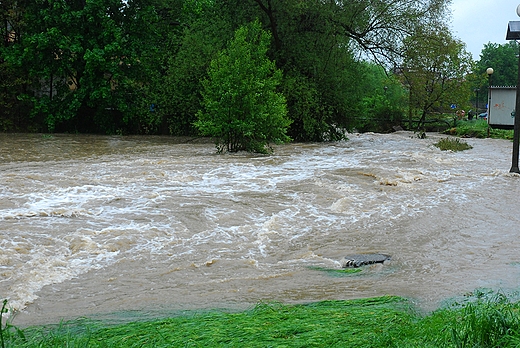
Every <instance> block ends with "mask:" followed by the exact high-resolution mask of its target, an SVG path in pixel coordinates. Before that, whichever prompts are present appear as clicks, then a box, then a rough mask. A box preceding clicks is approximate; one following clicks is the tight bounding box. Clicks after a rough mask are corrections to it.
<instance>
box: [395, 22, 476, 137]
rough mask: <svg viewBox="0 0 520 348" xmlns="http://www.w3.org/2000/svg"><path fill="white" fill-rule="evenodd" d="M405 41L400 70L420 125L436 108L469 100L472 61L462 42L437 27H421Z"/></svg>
mask: <svg viewBox="0 0 520 348" xmlns="http://www.w3.org/2000/svg"><path fill="white" fill-rule="evenodd" d="M405 44H406V45H405V58H404V60H403V68H402V70H401V73H402V77H403V79H404V82H405V83H406V84H407V85H408V86H409V88H410V108H412V110H413V109H417V110H419V112H420V121H419V124H418V128H421V127H422V125H423V124H424V122H425V120H426V117H427V115H428V114H430V113H432V112H433V111H436V110H437V111H439V110H440V111H442V110H443V109H447V108H448V107H449V106H450V105H451V104H458V105H464V104H465V103H467V101H468V100H469V96H470V93H471V89H470V85H469V83H468V82H467V76H468V74H470V72H471V69H472V63H473V61H472V59H471V56H470V54H469V53H468V52H467V51H466V50H465V48H464V44H463V43H462V42H461V41H459V40H457V39H454V38H453V37H452V36H451V34H450V32H449V31H448V30H447V29H446V28H443V27H437V28H421V29H420V30H418V31H417V32H416V33H415V34H414V35H413V36H410V37H409V38H408V39H407V40H406V41H405Z"/></svg>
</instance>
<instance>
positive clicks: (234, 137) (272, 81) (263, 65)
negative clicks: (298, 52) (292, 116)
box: [195, 22, 290, 153]
mask: <svg viewBox="0 0 520 348" xmlns="http://www.w3.org/2000/svg"><path fill="white" fill-rule="evenodd" d="M269 38H270V35H269V34H268V33H267V32H265V31H264V30H262V29H261V27H260V24H259V23H258V22H253V23H252V24H250V25H248V26H244V27H241V28H239V29H238V30H237V31H236V33H235V38H234V39H233V40H232V41H231V42H230V43H229V46H228V48H227V49H225V50H223V51H222V52H220V54H219V55H218V57H217V58H215V59H214V60H213V61H212V62H211V65H210V69H209V71H208V79H206V80H204V81H203V83H202V84H203V87H204V90H203V93H202V95H203V106H204V108H203V109H202V110H201V111H200V112H199V113H198V121H197V122H195V126H196V127H197V128H198V129H199V131H200V132H201V133H202V134H203V135H205V136H212V137H215V138H216V139H217V148H218V150H219V152H221V151H223V150H227V151H230V152H236V151H240V150H246V151H251V152H261V153H265V152H267V151H268V148H267V146H268V145H269V143H270V142H285V141H288V140H289V138H288V137H287V135H286V131H287V127H288V126H289V124H290V121H289V120H288V119H287V118H286V114H287V112H286V108H285V98H284V97H283V96H282V95H281V94H280V93H278V92H276V87H277V86H278V85H279V83H280V81H281V77H282V75H281V72H280V71H279V70H278V69H276V67H275V64H274V62H272V61H270V60H269V59H268V57H267V56H266V53H267V50H268V47H269V42H270V41H269Z"/></svg>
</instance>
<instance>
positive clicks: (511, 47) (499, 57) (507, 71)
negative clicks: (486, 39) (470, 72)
mask: <svg viewBox="0 0 520 348" xmlns="http://www.w3.org/2000/svg"><path fill="white" fill-rule="evenodd" d="M517 57H518V44H517V43H516V42H515V41H510V42H508V43H507V44H502V45H500V44H496V43H488V44H486V45H484V48H483V49H482V52H481V53H480V60H479V61H478V62H477V65H476V69H475V72H476V74H478V75H481V76H485V75H486V69H487V68H493V70H494V72H493V76H492V78H493V80H492V82H493V85H495V86H516V83H517V77H518V58H517Z"/></svg>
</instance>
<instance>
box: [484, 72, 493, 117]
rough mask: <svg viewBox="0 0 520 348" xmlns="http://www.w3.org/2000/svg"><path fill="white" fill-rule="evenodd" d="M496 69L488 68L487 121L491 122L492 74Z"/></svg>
mask: <svg viewBox="0 0 520 348" xmlns="http://www.w3.org/2000/svg"><path fill="white" fill-rule="evenodd" d="M494 72H495V71H494V70H493V68H487V69H486V74H487V76H488V105H487V122H488V124H489V116H491V75H493V73H494Z"/></svg>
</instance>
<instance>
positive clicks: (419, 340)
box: [2, 291, 520, 348]
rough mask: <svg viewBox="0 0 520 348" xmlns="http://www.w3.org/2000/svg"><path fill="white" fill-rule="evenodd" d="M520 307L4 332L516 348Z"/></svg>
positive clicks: (210, 315)
mask: <svg viewBox="0 0 520 348" xmlns="http://www.w3.org/2000/svg"><path fill="white" fill-rule="evenodd" d="M519 310H520V304H519V302H514V301H510V300H509V299H508V298H507V297H506V296H504V295H502V294H497V293H489V292H488V293H486V292H481V291H478V292H476V293H475V294H472V295H471V296H466V297H465V298H463V300H461V301H458V302H452V303H451V304H449V305H447V306H446V307H445V308H442V309H438V310H436V311H434V312H432V313H430V314H428V315H421V314H420V313H418V312H417V311H416V310H415V309H414V307H413V306H412V305H411V304H410V302H409V301H407V300H406V299H403V298H400V297H394V296H383V297H377V298H369V299H360V300H349V301H324V302H317V303H310V304H305V305H284V304H280V303H260V304H258V305H256V306H255V307H254V308H252V309H250V310H247V311H242V312H238V313H229V312H223V311H207V312H184V313H183V314H182V315H177V316H174V317H171V318H167V319H160V320H155V321H145V322H132V323H127V324H123V325H114V326H111V325H109V324H107V323H103V322H98V321H93V320H88V319H78V320H76V321H73V322H67V323H61V324H59V325H51V326H42V327H30V328H26V329H24V330H20V329H17V328H15V327H13V326H10V325H9V324H8V325H7V326H4V327H3V328H2V348H7V347H9V348H11V347H519V346H520V319H519V318H520V315H519Z"/></svg>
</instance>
